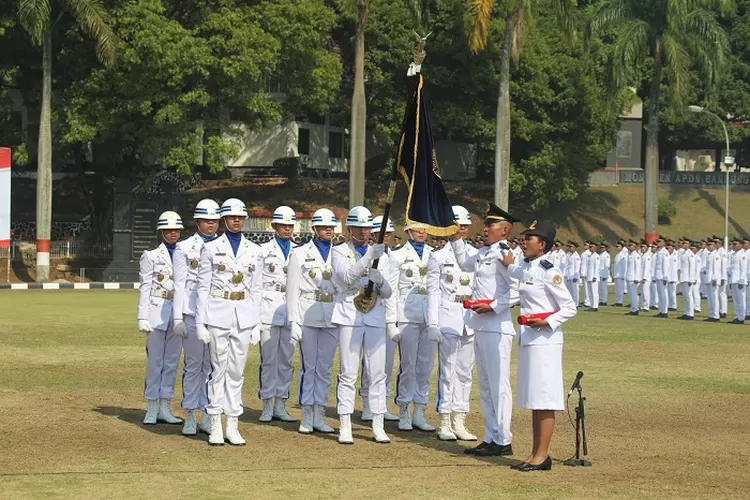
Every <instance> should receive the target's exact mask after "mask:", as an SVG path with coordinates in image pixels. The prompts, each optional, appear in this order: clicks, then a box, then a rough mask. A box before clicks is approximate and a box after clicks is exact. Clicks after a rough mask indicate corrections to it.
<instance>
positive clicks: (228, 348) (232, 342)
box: [206, 313, 252, 417]
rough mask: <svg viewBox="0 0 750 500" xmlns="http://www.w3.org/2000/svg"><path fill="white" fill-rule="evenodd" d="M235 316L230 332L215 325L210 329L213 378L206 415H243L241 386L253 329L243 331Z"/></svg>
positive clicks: (209, 387)
mask: <svg viewBox="0 0 750 500" xmlns="http://www.w3.org/2000/svg"><path fill="white" fill-rule="evenodd" d="M232 316H233V317H232V326H231V327H230V328H229V329H226V328H216V327H214V326H212V327H210V328H209V329H208V332H209V334H210V338H211V342H210V344H209V345H210V346H211V378H210V379H209V381H208V407H207V408H206V412H208V414H209V415H221V414H222V413H224V414H226V415H227V416H230V417H239V416H240V415H242V412H243V407H242V386H243V384H244V382H245V377H244V372H245V363H247V352H248V348H249V347H250V332H251V331H252V328H244V329H242V330H240V328H239V324H238V322H237V314H234V313H233V315H232Z"/></svg>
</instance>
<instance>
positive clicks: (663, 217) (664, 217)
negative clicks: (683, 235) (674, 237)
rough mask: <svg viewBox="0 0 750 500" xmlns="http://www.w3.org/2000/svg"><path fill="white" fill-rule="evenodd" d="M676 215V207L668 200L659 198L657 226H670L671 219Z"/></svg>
mask: <svg viewBox="0 0 750 500" xmlns="http://www.w3.org/2000/svg"><path fill="white" fill-rule="evenodd" d="M676 215H677V205H676V204H675V202H674V201H672V200H670V199H669V198H667V197H666V196H665V197H662V198H659V207H658V216H659V224H665V225H666V224H671V223H672V219H674V217H675V216H676Z"/></svg>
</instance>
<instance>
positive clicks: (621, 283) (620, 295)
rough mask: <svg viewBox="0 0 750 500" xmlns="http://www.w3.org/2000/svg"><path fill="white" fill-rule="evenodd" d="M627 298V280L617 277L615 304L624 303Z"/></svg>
mask: <svg viewBox="0 0 750 500" xmlns="http://www.w3.org/2000/svg"><path fill="white" fill-rule="evenodd" d="M623 300H625V280H624V279H622V278H615V304H622V303H623Z"/></svg>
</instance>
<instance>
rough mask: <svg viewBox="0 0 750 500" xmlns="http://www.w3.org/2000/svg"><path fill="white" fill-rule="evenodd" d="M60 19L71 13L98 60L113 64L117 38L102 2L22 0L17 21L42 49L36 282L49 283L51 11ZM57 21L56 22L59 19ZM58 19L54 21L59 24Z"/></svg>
mask: <svg viewBox="0 0 750 500" xmlns="http://www.w3.org/2000/svg"><path fill="white" fill-rule="evenodd" d="M53 6H54V7H55V11H58V10H59V13H58V14H57V15H58V17H57V19H59V18H60V16H61V15H62V14H63V12H64V11H68V12H69V13H70V14H72V15H73V17H74V19H75V20H76V21H77V23H78V25H79V26H80V27H81V28H82V29H83V30H84V31H85V32H86V33H87V34H88V35H89V36H91V38H93V39H94V40H95V41H96V44H97V45H96V52H97V56H98V57H99V59H100V60H101V61H102V62H103V63H105V64H107V65H110V64H112V63H114V58H115V56H114V55H115V44H116V38H115V36H114V33H113V32H112V29H111V28H110V26H109V24H108V20H107V15H106V12H105V10H104V7H103V4H102V1H101V0H59V1H57V2H54V1H50V0H19V1H18V18H19V21H20V22H21V25H22V26H23V28H24V29H25V30H26V32H27V33H28V34H29V36H30V37H31V40H32V42H33V43H34V44H35V45H41V46H42V99H41V104H40V113H39V141H38V146H37V187H36V235H37V236H36V237H37V259H36V262H37V275H36V280H37V281H48V280H49V247H50V238H51V229H52V227H51V226H52V132H51V129H52V124H51V109H52V27H53V25H54V22H51V17H52V9H53ZM57 19H56V20H57ZM56 20H55V21H56Z"/></svg>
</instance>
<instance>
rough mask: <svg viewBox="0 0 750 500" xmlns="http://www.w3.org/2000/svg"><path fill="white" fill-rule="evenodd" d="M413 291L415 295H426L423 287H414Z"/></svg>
mask: <svg viewBox="0 0 750 500" xmlns="http://www.w3.org/2000/svg"><path fill="white" fill-rule="evenodd" d="M413 290H414V293H416V294H417V295H427V289H426V288H425V287H423V286H417V287H414V288H413Z"/></svg>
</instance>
